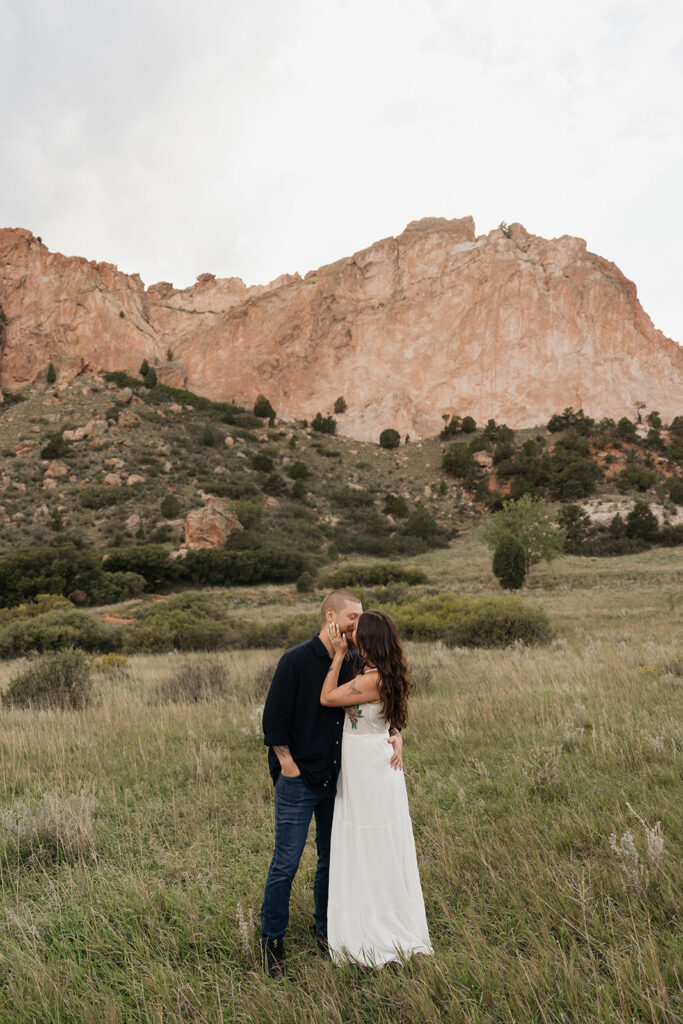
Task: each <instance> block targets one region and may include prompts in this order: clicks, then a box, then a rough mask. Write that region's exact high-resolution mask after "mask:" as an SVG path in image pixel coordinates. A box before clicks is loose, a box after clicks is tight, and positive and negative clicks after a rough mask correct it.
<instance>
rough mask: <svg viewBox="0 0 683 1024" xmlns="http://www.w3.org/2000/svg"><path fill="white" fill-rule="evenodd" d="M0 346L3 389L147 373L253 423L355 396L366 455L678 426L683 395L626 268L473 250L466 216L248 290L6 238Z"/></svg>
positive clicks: (520, 245) (509, 249) (296, 415)
mask: <svg viewBox="0 0 683 1024" xmlns="http://www.w3.org/2000/svg"><path fill="white" fill-rule="evenodd" d="M0 334H1V335H2V336H1V337H0V386H1V387H2V388H4V389H9V390H12V389H16V388H18V387H21V386H23V385H25V384H30V383H32V382H34V381H36V380H44V379H45V377H44V375H45V372H46V370H47V367H48V364H49V363H50V362H52V363H53V364H54V366H55V368H56V371H57V376H58V381H59V382H60V383H63V382H64V381H68V380H71V379H73V378H75V377H76V376H78V375H80V374H83V373H88V372H93V371H103V370H110V371H111V370H119V369H124V370H127V371H128V372H132V373H135V372H136V371H137V368H138V366H139V365H140V363H141V361H142V360H143V359H144V358H146V359H147V360H148V361H149V363H150V365H153V366H154V367H155V369H156V372H157V375H158V378H159V380H160V381H162V382H165V383H167V384H171V385H173V386H176V387H181V388H188V389H190V390H191V391H193V392H196V393H197V394H201V395H204V396H207V397H209V398H211V399H214V400H217V401H234V402H237V403H239V404H241V405H244V406H246V407H247V408H251V406H252V405H253V402H254V400H255V399H256V397H257V395H258V394H260V393H265V394H266V395H267V397H268V398H269V399H270V400H271V401H272V402H273V404H274V406H275V407H276V408H277V410H278V412H279V415H280V416H281V417H282V418H283V419H288V420H293V419H302V418H306V419H309V420H310V419H312V418H313V416H314V415H315V414H316V413H317V412H318V411H320V412H322V413H323V414H328V413H330V412H331V411H332V408H333V405H334V403H335V401H336V400H337V399H338V398H341V397H343V398H344V400H345V403H346V411H345V412H344V413H343V414H342V415H341V416H340V417H339V433H340V434H344V435H346V436H350V437H354V438H357V439H362V440H365V441H375V440H376V439H377V438H378V436H379V434H380V432H381V431H382V430H383V429H385V428H388V427H394V428H396V429H397V430H399V432H400V433H401V434H402V435H404V434H410V436H411V437H414V438H415V437H424V436H429V435H433V434H436V433H437V432H438V430H439V429H440V426H441V417H442V416H443V415H444V414H451V413H459V414H461V415H462V414H464V413H465V412H467V413H470V414H471V415H473V416H474V417H475V418H476V419H479V420H486V419H488V418H489V417H493V418H495V419H496V420H497V421H499V422H500V421H502V422H506V423H507V424H509V425H510V426H511V427H514V428H522V427H531V426H534V425H535V424H538V423H543V422H546V421H547V420H548V419H549V417H550V416H551V415H552V414H553V413H555V412H557V411H558V410H561V409H563V408H565V407H567V406H573V407H574V408H576V409H578V408H583V409H584V411H585V412H586V414H587V415H590V416H592V417H594V418H596V419H600V418H602V417H605V416H608V417H612V418H614V419H619V418H620V417H622V416H624V415H630V414H631V411H632V409H633V406H634V404H635V403H636V402H637V401H641V402H643V403H645V406H646V408H647V409H648V410H652V409H657V410H659V412H660V413H661V415H662V416H663V417H665V418H666V419H671V418H673V417H674V416H675V415H677V414H678V412H679V408H678V406H679V405H680V398H681V395H683V349H681V347H680V346H679V345H677V344H676V343H675V342H673V341H670V340H669V339H667V338H665V337H664V336H663V335H662V334H661V332H659V331H657V330H655V328H654V326H653V324H652V322H651V321H650V319H649V317H648V316H647V314H646V313H645V312H644V311H643V309H642V307H641V306H640V303H639V302H638V298H637V293H636V287H635V285H634V284H633V283H632V282H631V281H628V280H627V279H626V278H625V277H624V275H623V274H622V273H621V272H620V271H619V269H618V268H617V267H616V266H615V265H614V264H613V263H610V262H609V261H607V260H605V259H603V258H602V257H600V256H598V255H595V254H594V253H590V252H588V251H587V250H586V244H585V242H584V241H582V240H581V239H579V238H572V237H570V236H563V237H562V238H557V239H552V240H546V239H543V238H540V237H537V236H534V235H531V234H529V233H528V232H527V231H526V230H525V229H524V228H523V227H522V225H520V224H512V225H510V227H507V226H505V225H503V226H502V227H501V228H500V229H497V230H495V231H491V232H489V233H488V234H487V235H483V236H477V235H476V234H475V228H474V223H473V221H472V218H471V217H464V218H462V219H460V220H445V219H443V218H427V219H425V220H421V221H415V222H413V223H411V224H409V225H408V227H407V228H406V229H405V231H404V232H403V233H402V234H401V235H399V236H398V237H396V238H387V239H383V240H381V241H379V242H376V243H375V244H374V245H371V246H370V247H368V248H367V249H363V250H361V251H359V252H356V253H355V254H354V255H353V256H349V257H346V258H343V259H340V260H338V261H337V262H336V263H333V264H330V265H329V266H325V267H320V268H319V269H318V270H313V271H311V272H310V273H308V274H306V276H305V277H304V278H300V277H299V275H298V274H295V275H283V276H281V277H279V278H277V279H276V280H275V281H272V282H271V283H270V284H269V285H266V286H254V287H249V288H247V287H246V286H245V285H244V284H243V282H242V281H240V280H239V279H238V278H229V279H217V278H215V276H214V275H213V274H210V273H204V274H200V275H199V277H198V279H197V282H196V284H194V285H192V286H191V287H189V288H185V289H177V288H174V287H173V285H172V284H171V283H169V282H161V283H158V284H155V285H151V286H150V287H148V288H145V286H144V284H143V282H142V281H141V280H140V278H139V276H137V275H126V274H123V273H121V272H120V271H119V270H118V269H117V268H116V267H115V266H113V265H112V264H108V263H95V262H88V261H87V260H84V259H80V258H77V257H66V256H63V255H61V254H59V253H51V252H50V251H49V250H48V248H47V247H46V246H45V245H43V243H42V242H41V240H40V239H38V238H35V237H34V236H33V235H32V234H31V233H30V232H28V231H24V230H21V229H4V230H0Z"/></svg>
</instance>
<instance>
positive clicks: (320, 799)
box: [261, 590, 403, 976]
mask: <svg viewBox="0 0 683 1024" xmlns="http://www.w3.org/2000/svg"><path fill="white" fill-rule="evenodd" d="M362 613H363V606H362V605H361V603H360V601H359V600H358V598H357V597H356V596H355V595H354V594H351V593H349V591H346V590H333V591H332V593H331V594H328V595H327V597H326V598H325V600H324V601H323V604H322V608H321V630H320V632H319V633H318V634H316V635H315V636H314V637H312V639H311V640H308V641H306V642H305V643H302V644H298V645H297V646H296V647H292V648H290V650H288V651H286V652H285V654H283V656H282V658H281V659H280V661H279V662H278V665H277V668H276V669H275V675H274V676H273V681H272V683H271V685H270V690H269V691H268V696H267V697H266V703H265V707H264V710H263V733H264V743H265V744H266V746H268V747H269V750H268V765H269V768H270V774H271V776H272V779H273V782H274V784H275V851H274V853H273V859H272V861H271V864H270V869H269V871H268V878H267V880H266V887H265V893H264V896H263V905H262V907H261V952H262V960H263V965H264V968H265V969H266V970H267V971H268V973H269V974H270V975H272V976H275V975H278V974H283V973H284V972H285V965H286V960H285V947H284V935H285V932H286V931H287V925H288V923H289V899H290V895H291V891H292V882H293V880H294V876H295V875H296V872H297V869H298V867H299V861H300V859H301V854H302V853H303V849H304V846H305V845H306V838H307V836H308V828H309V825H310V823H311V818H312V817H315V842H316V849H317V852H318V866H317V869H316V873H315V882H314V886H313V895H314V902H315V913H314V915H313V921H314V924H313V931H314V934H315V937H316V939H317V941H318V945H319V946H321V948H324V946H325V942H326V938H327V888H328V876H329V866H330V836H331V832H332V813H333V810H334V796H335V790H336V783H337V776H338V774H339V766H340V764H341V742H342V729H343V727H344V709H343V708H328V707H323V706H322V705H321V703H320V691H321V690H322V685H323V681H324V679H325V676H326V675H327V673H328V671H329V668H330V664H331V661H332V658H333V656H334V650H333V648H332V644H331V643H330V639H329V632H328V626H329V625H330V624H331V623H336V624H337V625H338V626H339V630H340V632H341V633H343V634H344V635H345V636H346V638H347V640H348V642H349V647H351V648H352V647H353V642H354V636H355V632H356V625H357V623H358V619H359V618H360V616H361V615H362ZM357 659H358V655H357V654H356V653H353V654H351V655H350V657H349V659H348V661H346V662H345V663H344V664H343V666H342V670H341V672H340V674H339V684H340V685H341V684H342V683H347V682H349V680H350V679H352V678H353V675H354V668H355V667H356V666H355V662H356V661H357ZM390 742H391V743H392V745H393V747H394V754H393V757H392V759H391V764H392V766H393V767H394V768H398V767H400V765H401V748H402V745H403V741H402V739H401V736H400V734H399V733H397V734H396V735H394V736H392V737H391V739H390Z"/></svg>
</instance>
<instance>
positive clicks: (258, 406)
mask: <svg viewBox="0 0 683 1024" xmlns="http://www.w3.org/2000/svg"><path fill="white" fill-rule="evenodd" d="M254 416H258V418H259V419H262V420H274V419H275V409H273V407H272V405H271V404H270V402H269V401H268V399H267V398H266V397H265V395H259V396H258V398H257V399H256V401H255V402H254Z"/></svg>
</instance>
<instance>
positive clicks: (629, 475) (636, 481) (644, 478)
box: [615, 465, 657, 494]
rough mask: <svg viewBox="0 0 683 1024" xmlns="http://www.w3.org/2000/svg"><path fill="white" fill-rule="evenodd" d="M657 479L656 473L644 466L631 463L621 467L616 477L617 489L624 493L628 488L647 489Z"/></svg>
mask: <svg viewBox="0 0 683 1024" xmlns="http://www.w3.org/2000/svg"><path fill="white" fill-rule="evenodd" d="M656 481H657V474H656V473H652V472H651V471H650V470H648V469H645V468H644V466H637V465H631V466H627V467H626V469H622V471H621V473H619V475H618V476H617V478H616V481H615V483H616V486H617V490H618V491H619V492H620V493H621V494H625V493H626V492H627V491H629V490H636V491H647V490H648V488H650V487H652V485H653V484H654V483H656Z"/></svg>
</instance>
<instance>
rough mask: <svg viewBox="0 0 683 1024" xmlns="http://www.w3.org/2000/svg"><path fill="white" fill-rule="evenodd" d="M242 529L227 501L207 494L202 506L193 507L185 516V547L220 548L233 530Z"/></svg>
mask: <svg viewBox="0 0 683 1024" xmlns="http://www.w3.org/2000/svg"><path fill="white" fill-rule="evenodd" d="M243 529H244V527H243V526H242V524H241V522H240V521H239V519H238V517H237V513H236V512H235V511H234V510H233V509H231V508H230V502H229V501H226V500H225V499H224V498H217V497H216V496H215V495H213V494H207V495H205V497H204V508H194V509H192V511H191V512H188V514H187V516H186V517H185V547H186V548H222V547H223V546H224V544H225V541H226V539H227V537H228V535H229V534H231V533H232V531H233V530H243Z"/></svg>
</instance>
